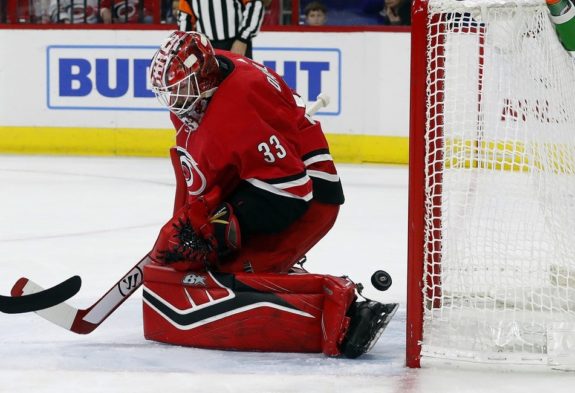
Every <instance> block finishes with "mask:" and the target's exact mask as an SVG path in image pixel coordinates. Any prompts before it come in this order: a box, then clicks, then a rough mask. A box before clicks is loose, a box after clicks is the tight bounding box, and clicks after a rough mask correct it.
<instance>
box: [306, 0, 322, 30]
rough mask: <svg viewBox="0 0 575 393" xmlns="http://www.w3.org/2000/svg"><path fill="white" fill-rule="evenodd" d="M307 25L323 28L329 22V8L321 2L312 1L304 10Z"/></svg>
mask: <svg viewBox="0 0 575 393" xmlns="http://www.w3.org/2000/svg"><path fill="white" fill-rule="evenodd" d="M304 14H305V24H306V25H308V26H323V25H324V24H325V22H326V21H327V7H326V6H325V5H323V4H322V3H321V2H319V1H312V2H311V3H309V4H308V5H307V6H306V7H305V8H304Z"/></svg>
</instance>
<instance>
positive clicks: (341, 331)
mask: <svg viewBox="0 0 575 393" xmlns="http://www.w3.org/2000/svg"><path fill="white" fill-rule="evenodd" d="M354 296H355V285H354V284H353V283H352V282H351V281H350V280H348V279H347V278H338V277H333V276H327V275H320V274H310V273H305V274H294V275H288V274H275V273H261V274H251V273H236V274H229V273H213V272H179V271H175V270H174V269H171V268H170V267H166V266H159V265H155V264H152V265H148V266H146V267H145V268H144V336H145V337H146V339H148V340H154V341H160V342H165V343H169V344H177V345H184V346H192V347H198V348H212V349H227V350H248V351H273V352H324V353H325V354H326V355H330V356H334V355H338V354H339V350H338V346H339V344H340V343H341V340H342V339H343V337H344V336H345V333H346V331H347V326H348V325H349V318H348V317H347V316H346V311H347V309H348V308H349V304H350V303H351V302H352V301H353V299H354Z"/></svg>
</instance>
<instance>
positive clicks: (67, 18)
mask: <svg viewBox="0 0 575 393" xmlns="http://www.w3.org/2000/svg"><path fill="white" fill-rule="evenodd" d="M85 5H86V7H84V1H78V0H76V1H71V0H51V1H50V6H49V7H48V15H49V19H50V22H51V23H74V24H76V23H98V0H86V2H85Z"/></svg>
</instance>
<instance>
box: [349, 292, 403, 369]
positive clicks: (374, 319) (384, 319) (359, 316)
mask: <svg viewBox="0 0 575 393" xmlns="http://www.w3.org/2000/svg"><path fill="white" fill-rule="evenodd" d="M398 307H399V304H398V303H389V304H383V303H379V302H376V301H373V300H365V301H362V302H355V303H353V304H352V305H351V307H350V308H349V310H348V312H347V316H348V317H350V319H351V321H350V324H349V330H348V331H347V334H346V335H345V337H344V339H343V341H342V343H341V348H340V349H341V353H342V354H343V355H344V356H345V357H347V358H350V359H355V358H357V357H359V356H360V355H362V354H364V353H366V352H369V351H370V350H371V349H372V348H373V346H374V345H375V343H376V342H377V340H378V339H379V337H380V336H381V334H382V333H383V331H384V330H385V328H386V327H387V325H388V324H389V322H390V321H391V319H392V318H393V316H394V315H395V312H396V311H397V309H398Z"/></svg>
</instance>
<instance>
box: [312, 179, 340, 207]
mask: <svg viewBox="0 0 575 393" xmlns="http://www.w3.org/2000/svg"><path fill="white" fill-rule="evenodd" d="M311 181H312V183H313V200H314V201H317V202H321V203H327V204H330V205H343V202H345V197H344V195H343V188H342V186H341V181H338V182H337V183H334V182H331V181H327V180H324V179H320V178H318V177H311Z"/></svg>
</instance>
